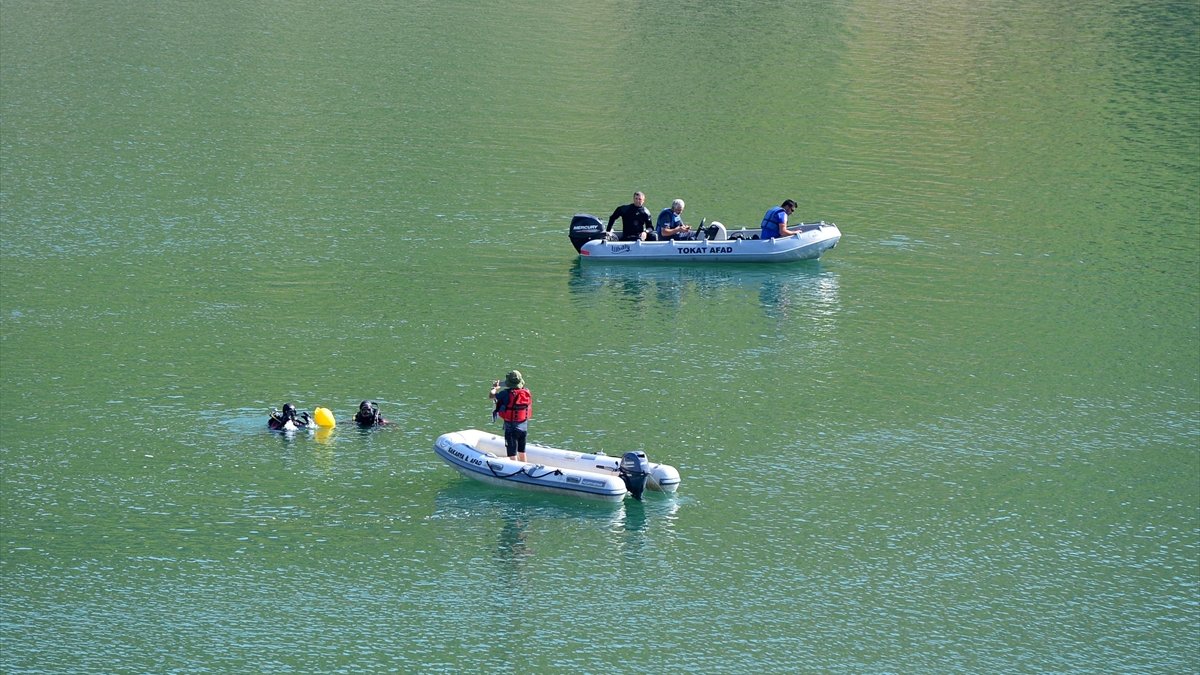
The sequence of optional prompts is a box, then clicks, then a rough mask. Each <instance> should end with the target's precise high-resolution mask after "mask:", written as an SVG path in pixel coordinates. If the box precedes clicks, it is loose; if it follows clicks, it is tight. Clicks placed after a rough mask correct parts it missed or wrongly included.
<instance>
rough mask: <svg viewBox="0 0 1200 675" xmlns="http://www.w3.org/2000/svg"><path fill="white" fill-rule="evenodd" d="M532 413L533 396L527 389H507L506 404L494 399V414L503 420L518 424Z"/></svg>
mask: <svg viewBox="0 0 1200 675" xmlns="http://www.w3.org/2000/svg"><path fill="white" fill-rule="evenodd" d="M532 413H533V396H531V395H530V394H529V390H528V389H509V390H508V397H507V401H506V405H501V404H500V400H499V397H497V399H496V414H497V415H499V416H500V419H502V420H504V421H505V422H513V423H516V424H520V423H521V422H524V421H525V420H528V419H529V416H530V415H531V414H532Z"/></svg>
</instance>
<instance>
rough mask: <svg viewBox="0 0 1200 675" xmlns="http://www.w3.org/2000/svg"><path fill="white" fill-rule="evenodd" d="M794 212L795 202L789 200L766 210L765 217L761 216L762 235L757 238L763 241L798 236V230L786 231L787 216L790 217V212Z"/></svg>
mask: <svg viewBox="0 0 1200 675" xmlns="http://www.w3.org/2000/svg"><path fill="white" fill-rule="evenodd" d="M795 210H796V202H794V201H792V200H790V199H785V200H783V203H782V204H780V205H779V206H776V207H773V208H770V209H768V210H767V213H766V215H764V216H763V219H762V234H760V235H759V236H760V237H762V238H763V239H775V238H777V237H790V236H792V235H793V234H800V228H796V229H794V230H789V229H788V224H787V221H788V216H790V215H792V211H795Z"/></svg>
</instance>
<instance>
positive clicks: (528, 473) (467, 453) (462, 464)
mask: <svg viewBox="0 0 1200 675" xmlns="http://www.w3.org/2000/svg"><path fill="white" fill-rule="evenodd" d="M433 449H434V452H435V453H436V454H437V456H438V457H440V458H442V460H443V461H445V462H446V463H447V464H449V465H450V466H452V467H453V468H454V469H455V470H456V471H458V472H459V473H461V474H463V475H464V476H467V477H468V478H473V479H475V480H478V481H480V482H483V483H487V484H489V485H498V486H502V487H515V488H521V489H525V490H533V491H538V492H549V493H558V494H572V495H577V496H580V497H586V498H590V499H599V500H603V501H621V500H622V499H624V498H625V495H626V494H628V490H627V489H626V486H625V482H624V481H623V480H622V479H621V478H620V476H619V468H620V458H617V457H609V456H607V455H604V454H586V453H578V452H571V451H568V450H560V449H558V448H551V447H547V446H543V445H537V444H534V443H530V444H528V445H527V446H526V448H525V457H526V460H527V461H525V462H520V461H517V460H516V459H509V458H507V457H505V456H504V452H505V450H504V438H503V437H501V436H497V435H496V434H490V433H487V432H485V431H479V430H478V429H466V430H463V431H455V432H451V433H447V434H442V435H441V436H439V437H438V438H437V441H435V442H434V446H433ZM679 483H680V478H679V472H678V471H676V470H675V468H674V467H671V466H668V465H666V464H655V463H651V464H650V480H648V481H647V487H648V488H650V489H657V490H661V491H663V492H674V491H675V490H677V489H678V488H679Z"/></svg>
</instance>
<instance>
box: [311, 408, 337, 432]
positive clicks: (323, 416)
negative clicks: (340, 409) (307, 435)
mask: <svg viewBox="0 0 1200 675" xmlns="http://www.w3.org/2000/svg"><path fill="white" fill-rule="evenodd" d="M313 421H314V422H316V423H317V426H319V427H324V428H326V429H332V428H334V427H336V426H337V421H336V420H334V419H333V413H332V412H331V411H330V410H329V408H317V409H316V410H314V411H313Z"/></svg>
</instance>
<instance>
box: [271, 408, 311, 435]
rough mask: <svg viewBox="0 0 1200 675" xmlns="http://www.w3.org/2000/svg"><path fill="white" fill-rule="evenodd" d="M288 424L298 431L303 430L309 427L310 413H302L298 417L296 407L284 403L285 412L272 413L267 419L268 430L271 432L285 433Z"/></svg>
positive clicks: (273, 411) (275, 411)
mask: <svg viewBox="0 0 1200 675" xmlns="http://www.w3.org/2000/svg"><path fill="white" fill-rule="evenodd" d="M288 422H291V423H292V425H293V426H295V427H296V428H297V429H303V428H304V427H307V426H308V425H309V420H308V413H307V412H302V413H299V415H297V413H296V406H294V405H292V404H291V403H284V404H283V412H279V411H278V410H272V411H271V416H270V417H269V418H268V419H267V428H268V429H270V430H271V431H283V430H284V428H285V427H286V425H287V423H288Z"/></svg>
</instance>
